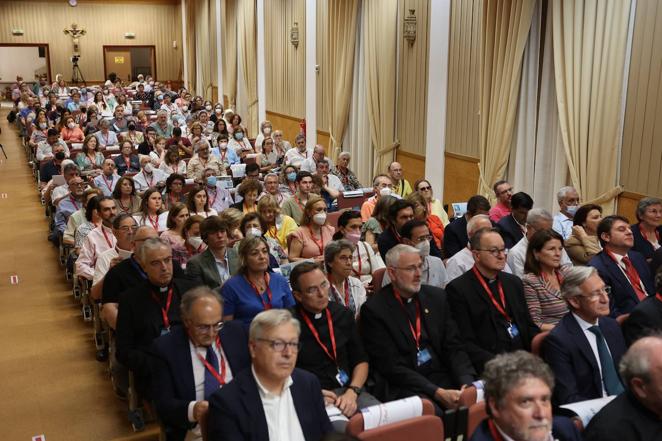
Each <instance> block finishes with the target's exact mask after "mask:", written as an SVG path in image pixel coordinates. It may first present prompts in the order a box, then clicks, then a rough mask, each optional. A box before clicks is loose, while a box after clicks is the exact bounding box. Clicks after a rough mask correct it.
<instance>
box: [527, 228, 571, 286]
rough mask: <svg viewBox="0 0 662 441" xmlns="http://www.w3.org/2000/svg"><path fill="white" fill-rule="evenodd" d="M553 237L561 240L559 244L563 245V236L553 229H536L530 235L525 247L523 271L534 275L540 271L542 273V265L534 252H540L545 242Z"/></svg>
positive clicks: (537, 274)
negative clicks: (527, 244)
mask: <svg viewBox="0 0 662 441" xmlns="http://www.w3.org/2000/svg"><path fill="white" fill-rule="evenodd" d="M554 239H556V240H558V241H559V242H561V246H563V237H562V236H561V235H560V234H559V233H557V232H556V231H554V230H540V231H536V232H535V234H534V235H533V236H531V239H530V240H529V246H528V247H527V249H526V260H525V261H524V273H533V274H535V275H536V276H539V275H540V273H542V267H541V266H540V262H539V261H538V259H536V256H535V254H534V253H536V252H540V250H542V248H543V247H544V246H545V244H546V243H547V242H549V241H550V240H554Z"/></svg>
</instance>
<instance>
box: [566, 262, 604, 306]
mask: <svg viewBox="0 0 662 441" xmlns="http://www.w3.org/2000/svg"><path fill="white" fill-rule="evenodd" d="M593 274H597V270H596V269H595V268H593V267H591V266H574V267H572V268H570V269H569V270H568V272H567V273H566V275H565V279H563V283H562V284H561V297H562V298H563V299H564V300H568V299H570V298H573V297H577V296H579V295H582V289H581V287H580V286H581V284H582V283H584V282H586V280H587V279H588V278H589V277H591V276H592V275H593Z"/></svg>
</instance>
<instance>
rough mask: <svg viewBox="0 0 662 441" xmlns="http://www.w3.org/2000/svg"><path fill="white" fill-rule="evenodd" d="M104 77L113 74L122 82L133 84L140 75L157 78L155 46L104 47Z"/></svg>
mask: <svg viewBox="0 0 662 441" xmlns="http://www.w3.org/2000/svg"><path fill="white" fill-rule="evenodd" d="M103 70H104V72H103V73H104V77H105V78H108V75H109V74H110V73H111V72H112V73H115V74H116V75H117V78H119V79H121V80H122V81H126V82H132V81H136V80H137V79H138V75H140V74H143V75H144V76H147V75H151V76H152V77H154V78H156V48H155V46H104V47H103Z"/></svg>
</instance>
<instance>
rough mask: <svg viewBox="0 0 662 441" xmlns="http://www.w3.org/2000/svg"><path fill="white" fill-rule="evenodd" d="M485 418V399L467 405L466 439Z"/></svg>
mask: <svg viewBox="0 0 662 441" xmlns="http://www.w3.org/2000/svg"><path fill="white" fill-rule="evenodd" d="M485 418H487V410H486V408H485V401H480V402H478V403H476V404H474V405H472V406H471V407H469V416H468V418H467V439H469V438H471V435H473V433H474V431H475V430H476V428H478V426H479V425H480V423H481V422H482V421H483V420H484V419H485Z"/></svg>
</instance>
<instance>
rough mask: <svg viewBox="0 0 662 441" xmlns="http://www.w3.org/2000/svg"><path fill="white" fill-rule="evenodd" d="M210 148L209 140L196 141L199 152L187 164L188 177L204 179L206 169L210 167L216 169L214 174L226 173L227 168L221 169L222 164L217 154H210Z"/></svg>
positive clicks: (197, 179) (198, 179)
mask: <svg viewBox="0 0 662 441" xmlns="http://www.w3.org/2000/svg"><path fill="white" fill-rule="evenodd" d="M210 148H211V147H209V143H208V142H207V141H198V142H197V143H195V149H196V152H197V153H196V154H195V155H193V157H192V158H191V160H190V161H189V162H188V165H187V166H186V177H187V178H189V179H195V180H196V181H202V178H203V174H204V172H205V170H206V169H209V168H211V169H212V170H214V176H221V175H225V169H223V170H222V171H221V164H220V163H219V162H218V159H216V156H214V155H210V154H209V150H210Z"/></svg>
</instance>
